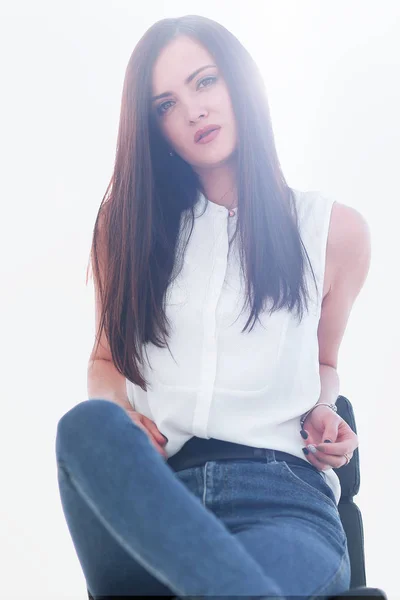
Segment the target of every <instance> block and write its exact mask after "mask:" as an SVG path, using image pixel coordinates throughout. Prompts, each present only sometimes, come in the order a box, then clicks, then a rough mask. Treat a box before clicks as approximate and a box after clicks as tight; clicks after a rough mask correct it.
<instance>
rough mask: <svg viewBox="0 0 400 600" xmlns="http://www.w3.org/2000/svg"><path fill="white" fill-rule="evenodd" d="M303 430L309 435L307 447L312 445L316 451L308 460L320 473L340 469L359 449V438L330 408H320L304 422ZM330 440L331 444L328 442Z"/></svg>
mask: <svg viewBox="0 0 400 600" xmlns="http://www.w3.org/2000/svg"><path fill="white" fill-rule="evenodd" d="M303 429H304V430H305V431H306V432H307V433H308V437H307V439H306V440H305V443H306V445H307V446H308V445H309V444H312V445H313V446H314V447H315V448H316V451H315V453H312V451H310V452H309V453H308V454H307V455H306V458H307V460H308V461H309V462H310V463H311V464H312V465H314V467H315V468H316V469H318V470H319V471H327V470H328V469H331V468H333V469H339V468H340V467H343V466H344V465H345V464H346V463H347V460H346V457H345V456H344V454H345V453H346V454H347V456H348V457H349V458H350V459H351V457H352V456H353V452H354V450H355V449H356V448H357V447H358V437H357V435H356V434H355V433H354V431H353V430H352V429H351V427H350V426H349V425H348V424H347V423H346V421H345V420H344V419H342V417H341V416H340V415H338V414H337V413H335V412H334V411H333V410H332V409H331V408H329V406H319V407H318V409H317V408H316V409H315V410H313V411H312V412H311V413H310V414H309V415H308V417H307V419H306V420H305V422H304V425H303ZM326 440H330V442H326Z"/></svg>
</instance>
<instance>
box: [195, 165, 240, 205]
mask: <svg viewBox="0 0 400 600" xmlns="http://www.w3.org/2000/svg"><path fill="white" fill-rule="evenodd" d="M196 172H197V174H198V175H199V178H200V182H201V185H202V188H203V189H202V192H203V194H204V195H205V197H206V198H207V200H209V201H210V202H214V204H219V205H220V206H225V207H226V208H235V207H236V206H237V187H236V178H235V173H234V170H233V168H232V167H231V166H230V165H222V166H219V167H215V168H211V169H210V168H208V169H199V168H196Z"/></svg>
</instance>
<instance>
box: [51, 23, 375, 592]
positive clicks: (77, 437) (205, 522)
mask: <svg viewBox="0 0 400 600" xmlns="http://www.w3.org/2000/svg"><path fill="white" fill-rule="evenodd" d="M307 264H308V265H309V267H310V270H308V268H307ZM93 265H94V271H95V291H96V327H97V332H98V333H97V336H96V337H97V344H95V347H94V349H93V351H92V354H91V357H90V361H89V370H88V390H89V400H85V401H83V402H80V403H79V404H78V405H76V406H74V407H73V408H72V409H71V410H70V411H68V413H67V414H66V415H64V416H63V417H62V418H61V419H60V422H59V424H58V429H57V440H56V453H57V465H58V481H59V486H60V493H61V499H62V505H63V509H64V513H65V516H66V520H67V523H68V527H69V530H70V532H71V535H72V539H73V542H74V545H75V548H76V551H77V554H78V557H79V560H80V563H81V565H82V569H83V571H84V574H85V578H86V581H87V585H88V590H89V592H90V593H91V595H92V597H93V598H96V599H97V598H100V597H101V598H104V597H115V596H126V595H132V596H138V595H170V596H174V595H181V596H188V595H196V596H225V597H230V596H231V595H232V596H233V595H234V596H237V595H242V596H260V597H271V598H285V597H289V596H290V597H292V596H294V597H301V598H314V597H316V596H318V597H328V595H331V594H336V593H340V592H342V591H345V590H348V589H349V586H350V562H349V555H348V549H347V542H346V535H345V532H344V530H343V527H342V524H341V521H340V517H339V513H338V509H337V503H338V501H339V498H340V484H339V483H338V481H339V480H338V477H337V475H336V473H335V472H334V471H333V468H335V469H337V468H340V467H341V466H342V465H345V464H347V463H348V461H349V460H350V459H351V456H352V453H353V452H354V450H355V448H356V447H357V445H358V440H357V436H356V435H355V434H354V433H353V431H352V430H351V429H350V428H349V427H348V425H347V424H346V423H345V422H344V421H343V420H342V419H341V418H340V417H339V415H337V413H336V412H335V408H336V407H335V401H336V399H337V396H338V393H339V388H338V386H339V380H338V377H337V372H336V365H337V354H338V349H339V345H340V341H341V338H342V336H343V333H344V330H345V327H346V323H347V319H348V317H349V314H350V310H351V306H352V304H353V302H354V299H355V298H356V296H357V294H358V293H359V291H360V289H361V287H362V285H363V283H364V281H365V278H366V275H367V271H368V266H369V230H368V226H367V225H366V223H365V221H364V219H363V217H362V216H361V215H360V214H359V213H358V212H357V211H355V210H354V209H351V208H350V207H347V206H345V205H343V204H339V203H337V202H333V201H332V200H330V199H328V198H326V197H324V196H322V195H321V194H319V193H318V192H300V191H298V190H293V189H291V188H289V186H288V185H287V183H286V182H285V179H284V176H283V174H282V171H281V168H280V165H279V161H278V157H277V152H276V149H275V145H274V138H273V132H272V127H271V122H270V117H269V111H268V103H267V99H266V95H265V91H264V88H263V84H262V80H261V77H260V75H259V73H258V71H257V68H256V66H255V64H254V62H253V60H252V59H251V57H250V56H249V54H248V52H247V51H246V50H245V49H244V48H243V46H242V45H241V43H240V42H239V41H238V40H237V39H236V38H235V37H234V36H233V35H232V34H231V33H230V32H229V31H227V30H226V29H225V28H224V27H223V26H222V25H220V24H218V23H216V22H214V21H212V20H209V19H207V18H204V17H199V16H185V17H181V18H176V19H164V20H162V21H159V22H157V23H155V24H154V25H153V26H152V27H150V29H149V30H148V31H147V32H146V33H145V35H144V36H143V37H142V39H141V40H140V41H139V43H138V44H137V46H136V47H135V49H134V52H133V54H132V56H131V58H130V61H129V64H128V68H127V71H126V76H125V81H124V88H123V98H122V105H121V117H120V125H119V133H118V147H117V153H116V160H115V167H114V173H113V177H112V179H111V181H110V185H109V186H108V189H107V193H106V196H105V197H104V198H103V202H102V206H101V207H100V210H99V215H98V218H97V220H96V225H95V231H94V239H93ZM242 303H243V308H242V310H241V311H240V310H239V309H240V305H241V304H242ZM295 307H296V308H297V311H296V312H297V315H295V311H294V308H295ZM247 309H249V310H247ZM251 321H253V322H252V324H251V327H250V328H249V325H250V323H251ZM144 349H145V350H146V352H145V353H144V352H143V350H144ZM144 355H145V356H144ZM317 367H318V368H317ZM309 411H310V412H309ZM301 417H303V419H302V420H300V419H301ZM300 434H301V435H300ZM166 440H167V444H166V445H165V443H166ZM305 440H306V441H305ZM329 442H330V443H329ZM305 444H307V445H308V446H309V448H310V450H311V453H308V454H307V455H305V454H303V450H306V452H307V449H306V448H304V446H305ZM165 459H167V460H165Z"/></svg>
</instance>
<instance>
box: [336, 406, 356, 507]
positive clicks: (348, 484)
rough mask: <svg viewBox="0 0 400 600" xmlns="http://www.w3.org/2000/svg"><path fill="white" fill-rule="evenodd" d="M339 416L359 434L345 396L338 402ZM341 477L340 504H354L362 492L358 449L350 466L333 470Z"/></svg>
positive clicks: (351, 408) (352, 412)
mask: <svg viewBox="0 0 400 600" xmlns="http://www.w3.org/2000/svg"><path fill="white" fill-rule="evenodd" d="M336 406H337V414H338V415H339V416H341V417H342V419H343V420H344V421H346V423H347V424H348V425H349V427H350V428H351V429H352V430H353V431H354V433H355V434H357V428H356V421H355V418H354V411H353V407H352V405H351V402H350V400H348V399H347V398H346V397H345V396H338V398H337V400H336ZM333 470H334V471H335V473H336V475H337V476H338V477H339V480H340V485H341V488H342V495H341V497H340V502H342V501H344V502H352V499H353V496H356V495H357V494H358V492H359V491H360V457H359V453H358V448H356V449H355V450H354V453H353V457H352V459H351V461H350V462H349V464H348V465H346V466H344V467H340V468H339V469H333Z"/></svg>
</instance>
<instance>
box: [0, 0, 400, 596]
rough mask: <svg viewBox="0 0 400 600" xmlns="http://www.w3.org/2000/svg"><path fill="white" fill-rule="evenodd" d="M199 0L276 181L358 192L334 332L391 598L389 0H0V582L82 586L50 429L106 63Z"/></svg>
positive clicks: (102, 121)
mask: <svg viewBox="0 0 400 600" xmlns="http://www.w3.org/2000/svg"><path fill="white" fill-rule="evenodd" d="M184 14H201V15H204V16H207V17H211V18H213V19H216V20H217V21H220V22H221V23H222V24H223V25H224V26H225V27H227V28H228V29H230V30H231V31H232V32H233V33H234V34H235V35H236V36H237V37H238V38H239V39H240V40H241V42H242V43H243V44H244V45H245V46H246V47H247V48H248V50H249V51H250V52H251V53H252V55H253V56H254V58H255V60H256V61H257V63H258V65H259V66H260V69H261V71H262V73H263V76H264V77H265V81H266V84H267V90H268V95H269V102H270V107H271V115H272V122H273V127H274V132H275V137H276V143H277V148H278V154H279V157H280V160H281V163H282V168H283V171H284V173H285V176H286V178H287V181H288V183H289V185H291V186H292V187H295V188H297V189H303V190H307V189H313V190H316V189H318V190H321V191H322V192H323V193H324V194H327V195H330V196H333V197H334V198H335V199H336V200H338V201H339V202H342V203H344V204H347V205H350V206H353V207H355V208H356V209H358V210H359V211H360V212H361V213H362V214H363V215H364V216H365V217H366V219H367V221H368V223H369V225H370V228H371V233H372V263H371V269H370V273H369V276H368V279H367V282H366V284H365V286H364V288H363V290H362V292H361V294H360V296H359V297H358V299H357V300H356V303H355V305H354V308H353V312H352V314H351V317H350V321H349V324H348V327H347V330H346V333H345V337H344V339H343V342H342V346H341V350H340V355H339V365H338V372H339V375H340V380H341V390H340V393H341V394H343V395H345V396H346V397H348V398H349V399H350V401H351V402H352V404H353V407H354V411H355V416H356V424H357V429H358V436H359V442H360V446H359V450H360V461H361V490H360V493H359V494H358V496H357V497H356V499H355V500H356V503H357V504H358V506H359V507H360V509H361V512H362V517H363V521H364V535H365V554H366V570H367V584H368V585H370V586H377V587H381V588H382V589H383V590H385V592H386V594H387V596H388V598H389V600H394V599H395V598H399V597H400V593H399V585H398V574H397V571H396V568H397V563H398V543H399V541H398V540H399V536H400V525H399V518H398V512H397V510H396V508H397V506H398V492H399V485H398V460H397V455H398V452H397V441H396V437H397V436H398V414H399V386H398V372H399V364H400V351H399V337H400V336H399V334H400V327H399V309H398V306H399V275H400V270H399V267H398V260H399V226H398V220H399V201H400V199H399V185H398V173H399V141H400V126H399V123H400V120H399V106H400V83H399V73H400V42H399V40H400V7H399V3H398V2H396V1H392V2H389V1H382V0H381V1H380V2H372V1H371V0H369V1H366V0H352V1H350V2H348V1H343V0H341V1H339V0H335V2H325V1H323V0H319V1H310V0H307V1H305V0H303V1H302V2H298V1H293V2H289V1H285V0H276V1H273V2H271V1H258V2H255V1H249V0H246V2H240V3H238V5H237V7H235V6H234V4H233V3H232V2H231V0H229V1H222V0H218V2H214V1H205V0H203V1H202V2H200V3H199V2H193V1H192V0H184V1H182V2H178V1H171V0H170V1H168V2H165V3H163V2H159V1H158V2H156V1H155V0H151V2H147V3H146V2H134V1H131V2H127V1H126V2H122V1H115V0H114V1H112V2H111V1H109V2H94V1H93V2H79V3H77V2H76V3H73V2H68V3H67V2H65V3H63V2H58V3H57V2H51V3H50V2H48V3H45V2H34V3H31V4H28V3H21V2H14V3H13V4H12V7H11V3H10V8H7V6H6V4H2V7H1V14H0V16H1V19H0V61H1V65H0V66H1V96H0V98H1V100H0V101H1V110H0V119H1V121H0V126H1V141H0V145H1V156H0V158H1V164H2V167H3V168H2V187H3V192H2V194H1V208H2V211H1V212H2V221H1V225H2V227H1V236H0V243H1V267H2V270H1V287H2V293H1V296H0V297H1V300H0V302H1V313H0V314H1V320H2V323H1V340H2V343H1V354H2V363H1V364H2V367H3V369H2V378H1V379H2V403H1V404H2V409H1V448H2V453H1V458H2V460H1V490H2V492H1V494H0V499H1V500H0V502H1V507H0V508H1V528H2V532H1V536H0V539H1V542H0V544H1V553H2V554H1V559H2V560H1V564H2V567H3V568H2V575H1V584H0V585H1V596H2V597H3V598H8V599H10V600H11V599H12V598H15V599H16V598H18V599H25V598H28V597H29V598H40V599H42V600H45V599H50V598H51V599H53V598H57V599H58V600H61V599H67V598H69V599H71V600H72V599H73V600H75V599H76V600H78V599H82V600H86V598H87V596H86V586H85V580H84V577H83V573H82V571H81V568H80V564H79V562H78V559H77V556H76V554H75V550H74V546H73V544H72V540H71V538H70V536H69V532H68V529H67V525H66V522H65V520H64V515H63V512H62V508H61V503H60V498H59V492H58V486H57V477H56V462H55V451H54V443H55V434H56V427H57V422H58V420H59V419H60V418H61V416H62V415H63V414H64V413H65V412H67V411H68V410H69V409H70V408H72V407H73V406H74V405H75V404H77V403H78V402H81V401H83V400H85V399H86V397H87V391H86V369H87V361H88V357H89V353H90V350H91V348H92V345H93V340H94V306H93V284H92V281H91V280H90V281H89V284H88V285H87V286H86V284H85V277H86V267H87V264H88V260H89V251H90V244H91V239H92V231H93V226H94V220H95V216H96V214H97V210H98V207H99V205H100V202H101V199H102V197H103V194H104V193H105V189H106V185H107V183H108V181H109V178H110V175H111V170H112V165H113V160H114V154H115V143H116V134H117V125H118V117H119V107H120V100H121V92H122V83H123V77H124V73H125V69H126V65H127V63H128V60H129V57H130V55H131V52H132V51H133V48H134V46H135V44H136V43H137V41H138V40H139V38H140V37H141V36H142V35H143V33H144V32H145V30H146V29H147V28H148V27H150V26H151V25H152V24H153V23H154V22H155V21H157V20H159V19H161V18H164V17H171V16H180V15H184Z"/></svg>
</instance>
